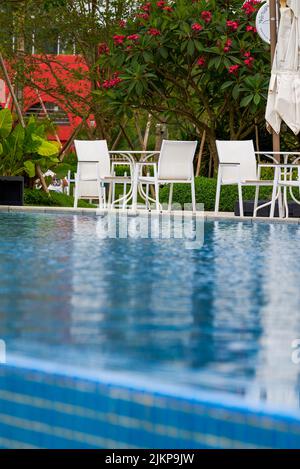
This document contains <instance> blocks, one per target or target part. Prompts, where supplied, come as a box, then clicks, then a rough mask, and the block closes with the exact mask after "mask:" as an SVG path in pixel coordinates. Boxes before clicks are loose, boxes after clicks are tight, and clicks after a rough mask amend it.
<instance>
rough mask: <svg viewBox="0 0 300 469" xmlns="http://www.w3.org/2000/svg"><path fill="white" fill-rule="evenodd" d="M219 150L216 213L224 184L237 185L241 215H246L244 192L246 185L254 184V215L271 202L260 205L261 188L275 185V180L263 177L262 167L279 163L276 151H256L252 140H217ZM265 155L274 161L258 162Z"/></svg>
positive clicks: (272, 166)
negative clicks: (267, 162) (268, 162)
mask: <svg viewBox="0 0 300 469" xmlns="http://www.w3.org/2000/svg"><path fill="white" fill-rule="evenodd" d="M216 144H217V151H218V157H219V170H218V179H217V192H216V201H215V213H216V214H217V213H218V212H219V203H220V195H221V187H222V186H224V185H235V184H236V185H237V186H238V196H239V209H240V216H242V217H243V216H244V208H243V192H242V190H243V189H242V188H243V187H245V186H254V187H255V188H256V190H255V200H254V212H253V216H254V217H255V216H256V215H257V211H258V210H259V209H261V208H263V207H265V206H266V205H270V204H271V202H268V203H267V204H263V205H260V206H258V197H259V189H260V187H262V186H271V187H272V186H273V182H274V180H264V179H261V169H262V168H264V167H267V168H274V166H275V165H276V164H277V160H276V158H275V156H276V153H274V152H266V153H264V152H255V150H254V145H253V142H252V140H243V141H239V140H225V141H223V140H217V142H216ZM261 155H263V156H264V157H266V158H269V159H270V160H271V161H272V163H270V164H258V163H257V157H258V156H261Z"/></svg>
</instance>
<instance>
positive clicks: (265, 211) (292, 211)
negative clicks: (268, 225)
mask: <svg viewBox="0 0 300 469" xmlns="http://www.w3.org/2000/svg"><path fill="white" fill-rule="evenodd" d="M267 202H268V201H267V200H259V202H258V205H262V204H265V203H267ZM243 206H244V216H245V217H252V216H253V209H254V200H244V204H243ZM288 206H289V217H290V218H300V205H299V204H296V202H289V203H288ZM270 209H271V206H270V205H268V206H267V207H264V208H262V209H261V210H258V211H257V216H258V217H269V216H270ZM234 214H235V215H236V216H239V215H240V207H239V203H238V202H236V204H235V210H234ZM274 216H275V217H278V216H279V214H278V202H277V201H276V205H275V212H274Z"/></svg>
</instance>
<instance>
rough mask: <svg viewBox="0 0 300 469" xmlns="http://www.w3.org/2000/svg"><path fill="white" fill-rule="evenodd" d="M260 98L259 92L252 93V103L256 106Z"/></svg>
mask: <svg viewBox="0 0 300 469" xmlns="http://www.w3.org/2000/svg"><path fill="white" fill-rule="evenodd" d="M260 99H261V98H260V96H259V94H256V95H254V99H253V101H254V104H255V105H256V106H258V104H259V103H260Z"/></svg>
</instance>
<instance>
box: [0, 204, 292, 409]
mask: <svg viewBox="0 0 300 469" xmlns="http://www.w3.org/2000/svg"><path fill="white" fill-rule="evenodd" d="M103 223H104V219H103V218H101V217H93V216H73V215H58V214H55V215H54V214H27V213H26V214H23V213H1V214H0V279H1V281H0V338H1V339H4V340H5V341H6V346H7V353H8V357H9V356H10V355H18V356H23V357H24V356H25V357H32V358H38V359H45V360H47V361H51V362H57V363H59V364H65V365H74V364H76V366H79V367H82V368H84V369H97V370H114V371H118V370H121V371H122V372H124V371H125V372H128V373H129V374H134V375H136V376H141V377H143V378H145V379H147V380H149V381H150V382H153V381H155V380H156V381H159V382H160V383H168V384H170V383H176V384H177V385H188V386H191V387H192V388H197V390H198V389H204V390H214V391H222V392H225V393H229V394H231V395H236V394H238V395H239V396H244V399H248V401H251V402H267V403H270V404H272V405H273V404H274V405H276V406H279V407H282V408H283V409H294V411H295V412H298V409H299V376H300V364H297V363H294V362H293V359H292V353H293V351H294V352H295V349H293V347H292V343H293V341H295V340H296V339H298V338H300V289H299V285H300V269H299V265H300V251H299V249H298V245H299V239H300V226H298V225H297V224H291V225H286V224H268V223H253V224H251V223H237V222H221V221H218V222H213V221H211V222H205V238H204V245H203V247H202V248H198V249H186V246H185V243H184V241H183V240H178V239H177V240H176V239H135V238H133V237H131V238H130V239H102V238H101V236H99V227H100V231H101V225H102V224H103ZM294 361H295V360H294Z"/></svg>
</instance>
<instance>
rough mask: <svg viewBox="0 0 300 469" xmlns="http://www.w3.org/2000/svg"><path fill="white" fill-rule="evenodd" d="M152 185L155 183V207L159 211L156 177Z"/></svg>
mask: <svg viewBox="0 0 300 469" xmlns="http://www.w3.org/2000/svg"><path fill="white" fill-rule="evenodd" d="M154 185H155V209H156V210H157V211H159V184H158V181H157V179H156V181H155V184H154Z"/></svg>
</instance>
